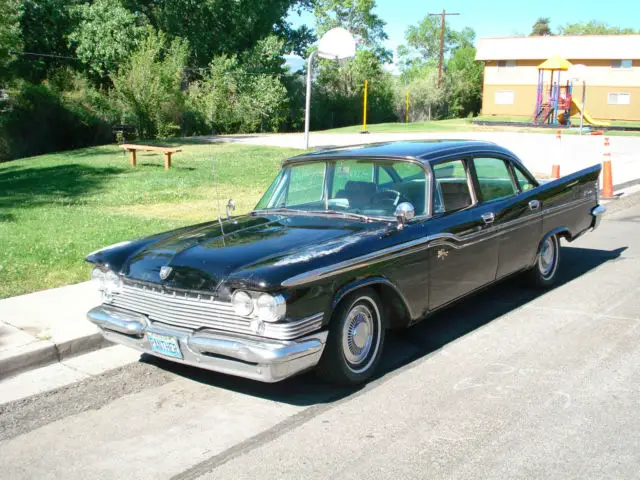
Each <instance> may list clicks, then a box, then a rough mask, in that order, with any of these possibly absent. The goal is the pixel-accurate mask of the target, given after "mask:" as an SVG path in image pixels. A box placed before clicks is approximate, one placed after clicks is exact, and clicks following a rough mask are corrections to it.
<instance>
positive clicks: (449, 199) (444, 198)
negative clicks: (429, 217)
mask: <svg viewBox="0 0 640 480" xmlns="http://www.w3.org/2000/svg"><path fill="white" fill-rule="evenodd" d="M433 174H434V176H435V180H436V190H435V192H433V213H434V214H435V213H445V212H453V211H456V210H460V209H462V208H466V207H468V206H469V205H471V204H472V203H473V201H472V200H471V192H470V191H469V183H468V182H467V172H466V170H465V168H464V163H463V161H462V160H454V161H452V162H446V163H441V164H439V165H434V167H433Z"/></svg>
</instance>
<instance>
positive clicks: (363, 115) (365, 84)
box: [360, 80, 369, 133]
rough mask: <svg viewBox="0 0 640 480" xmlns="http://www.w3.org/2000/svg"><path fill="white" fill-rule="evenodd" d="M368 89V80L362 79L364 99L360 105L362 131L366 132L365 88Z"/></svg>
mask: <svg viewBox="0 0 640 480" xmlns="http://www.w3.org/2000/svg"><path fill="white" fill-rule="evenodd" d="M368 89H369V80H365V81H364V101H363V105H362V132H360V133H369V132H367V90H368Z"/></svg>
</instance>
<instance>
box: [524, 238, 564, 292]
mask: <svg viewBox="0 0 640 480" xmlns="http://www.w3.org/2000/svg"><path fill="white" fill-rule="evenodd" d="M559 264H560V239H559V238H558V236H557V235H549V236H548V237H547V238H545V239H544V240H543V241H542V243H541V244H540V247H539V248H538V255H537V256H536V263H535V265H534V266H533V268H532V269H531V270H530V271H529V272H528V276H529V283H531V284H532V285H533V286H534V287H541V288H546V287H550V286H551V285H553V284H554V283H555V281H556V277H557V273H558V266H559Z"/></svg>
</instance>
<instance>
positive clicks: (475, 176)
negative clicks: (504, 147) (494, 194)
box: [469, 153, 522, 205]
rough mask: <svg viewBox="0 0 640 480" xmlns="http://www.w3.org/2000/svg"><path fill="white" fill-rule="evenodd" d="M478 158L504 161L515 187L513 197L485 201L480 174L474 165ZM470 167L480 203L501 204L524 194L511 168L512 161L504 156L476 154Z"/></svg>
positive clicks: (512, 184)
mask: <svg viewBox="0 0 640 480" xmlns="http://www.w3.org/2000/svg"><path fill="white" fill-rule="evenodd" d="M476 158H492V159H495V160H500V161H502V162H503V163H504V164H505V166H506V167H507V172H508V174H509V178H510V179H511V186H512V187H513V192H514V193H512V194H511V195H507V196H505V197H500V198H493V199H491V200H485V199H484V197H483V195H482V190H481V188H480V181H479V180H478V172H477V171H476V166H475V163H474V160H475V159H476ZM469 167H470V170H471V172H472V177H473V184H474V187H475V188H476V190H477V198H478V203H480V204H483V205H486V204H489V203H493V202H501V201H503V200H507V199H509V198H513V197H515V196H518V195H519V194H520V193H522V192H521V191H520V187H519V186H518V182H517V181H516V178H515V173H514V172H513V170H512V168H511V159H509V158H506V157H503V156H502V155H497V154H495V153H487V154H476V155H473V156H472V157H470V158H469Z"/></svg>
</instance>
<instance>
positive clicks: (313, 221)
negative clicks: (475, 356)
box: [87, 140, 604, 384]
mask: <svg viewBox="0 0 640 480" xmlns="http://www.w3.org/2000/svg"><path fill="white" fill-rule="evenodd" d="M599 173H600V165H595V166H593V167H590V168H587V169H584V170H582V171H580V172H577V173H574V174H572V175H569V176H567V177H563V178H560V179H558V180H554V181H551V182H548V183H544V184H539V183H538V182H537V181H536V180H535V179H534V177H533V176H532V175H531V174H530V173H529V172H528V171H527V169H526V168H525V167H524V166H523V165H522V163H521V162H520V161H519V160H518V159H517V158H516V157H515V156H514V154H513V153H511V152H509V151H508V150H505V149H504V148H501V147H499V146H497V145H495V144H491V143H486V142H478V141H463V140H442V141H417V142H392V143H380V144H371V145H365V146H355V147H348V148H339V149H332V150H324V151H319V152H314V153H308V154H304V155H300V156H297V157H294V158H290V159H288V160H286V161H284V163H283V165H282V170H281V171H280V173H279V174H278V176H277V177H276V179H275V180H274V181H273V183H272V184H271V186H270V187H269V188H268V190H267V192H266V193H265V194H264V196H263V197H262V199H261V200H260V202H259V203H258V205H257V206H256V208H255V210H253V211H252V212H250V213H249V214H247V215H243V216H229V215H228V214H227V218H226V219H224V220H223V219H217V220H215V221H212V222H208V223H203V224H200V225H194V226H190V227H185V228H181V229H178V230H174V231H170V232H165V233H160V234H157V235H152V236H150V237H146V238H141V239H138V240H133V241H128V242H124V243H119V244H116V245H113V246H110V247H107V248H105V249H103V250H99V251H97V252H94V253H92V254H90V255H89V256H88V257H87V261H88V262H90V263H92V264H95V268H94V270H93V273H92V277H93V278H94V279H95V280H96V281H97V283H98V284H99V288H100V289H101V291H102V294H103V304H102V305H100V306H98V307H96V308H94V309H93V310H91V311H90V312H89V314H88V316H89V319H90V320H91V321H92V322H94V323H95V324H96V325H98V326H99V327H100V328H101V329H102V332H103V333H104V336H105V337H106V338H107V339H109V340H111V341H114V342H117V343H121V344H124V345H129V346H131V347H133V348H136V349H138V350H140V351H143V352H146V353H149V354H152V355H157V356H160V357H163V358H167V359H170V360H174V361H176V362H180V363H186V364H189V365H195V366H198V367H202V368H205V369H209V370H214V371H217V372H224V373H229V374H233V375H239V376H242V377H248V378H252V379H256V380H261V381H265V382H275V381H278V380H282V379H284V378H287V377H289V376H291V375H294V374H296V373H299V372H302V371H305V370H309V369H311V368H316V369H317V371H318V372H319V373H320V374H321V376H322V377H324V378H326V379H328V380H330V381H333V382H338V383H343V384H357V383H362V382H365V381H367V380H368V379H369V378H370V377H371V376H372V375H373V374H374V372H375V369H376V365H377V364H378V362H379V360H380V357H381V354H382V350H383V344H384V340H385V331H386V329H388V328H398V327H407V326H410V325H412V324H414V323H416V322H418V321H420V320H422V319H424V318H426V317H428V316H429V314H431V313H432V312H435V311H436V310H438V309H440V308H442V307H444V306H446V305H448V304H450V303H451V302H454V301H456V300H458V299H460V298H462V297H464V296H465V295H467V294H469V293H471V292H474V291H476V290H478V289H480V288H482V287H485V286H487V285H489V284H491V283H492V282H495V281H496V280H498V279H501V278H503V277H505V276H507V275H512V274H516V273H521V274H523V275H525V276H526V277H528V279H529V280H531V281H532V282H533V283H534V284H535V285H537V286H541V287H546V286H549V285H551V284H552V283H553V282H554V279H555V278H556V276H557V271H558V265H559V261H560V248H559V246H560V238H564V239H566V240H568V241H572V240H573V239H575V238H576V237H578V236H580V235H581V234H583V233H584V232H586V231H588V230H589V229H593V228H595V227H597V226H598V222H599V219H600V217H601V214H602V213H603V212H604V208H603V207H602V206H600V205H598V176H599Z"/></svg>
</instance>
